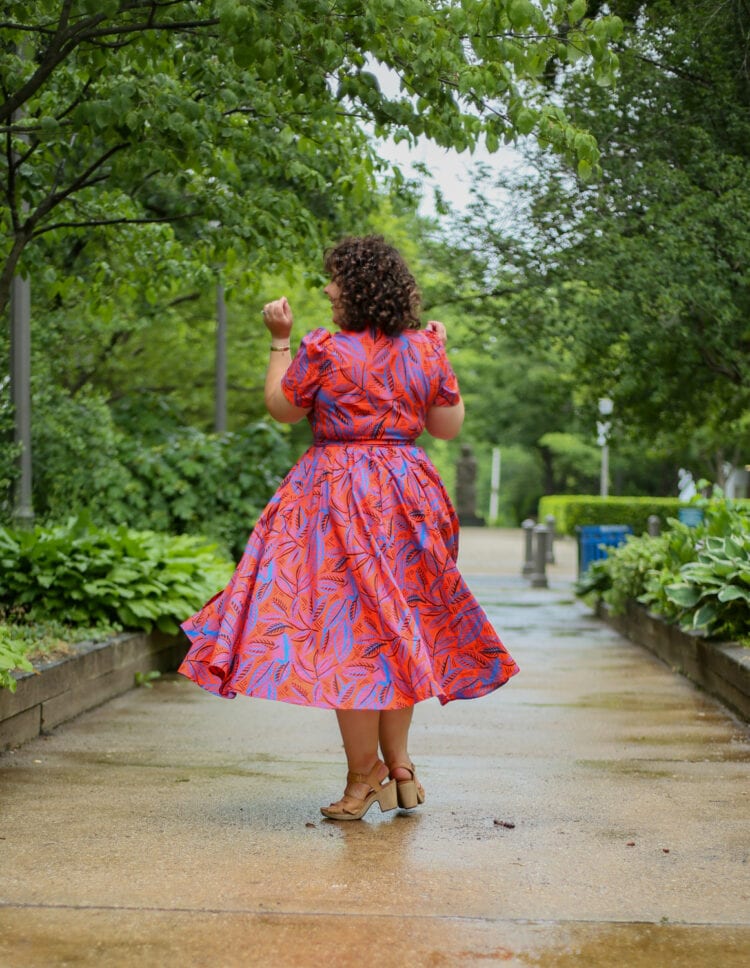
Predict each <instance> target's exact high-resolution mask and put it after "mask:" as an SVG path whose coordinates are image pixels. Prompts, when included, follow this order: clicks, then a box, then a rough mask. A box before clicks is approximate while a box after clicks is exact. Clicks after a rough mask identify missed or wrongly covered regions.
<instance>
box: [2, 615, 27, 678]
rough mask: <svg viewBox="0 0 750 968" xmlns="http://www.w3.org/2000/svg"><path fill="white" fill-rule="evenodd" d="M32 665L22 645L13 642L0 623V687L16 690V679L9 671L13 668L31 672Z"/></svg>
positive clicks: (7, 631)
mask: <svg viewBox="0 0 750 968" xmlns="http://www.w3.org/2000/svg"><path fill="white" fill-rule="evenodd" d="M33 668H34V667H33V666H32V664H31V663H30V662H29V660H28V659H27V658H26V652H25V649H24V648H23V646H22V645H20V644H19V643H18V642H14V641H13V639H12V638H11V635H10V632H9V630H8V629H7V628H4V627H3V626H1V625H0V689H10V691H11V692H15V691H16V680H15V677H14V676H13V675H11V673H12V672H13V670H14V669H23V670H24V672H31V670H32V669H33Z"/></svg>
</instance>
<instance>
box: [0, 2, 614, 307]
mask: <svg viewBox="0 0 750 968" xmlns="http://www.w3.org/2000/svg"><path fill="white" fill-rule="evenodd" d="M585 15H586V4H585V2H584V0H545V2H543V3H541V4H533V3H531V2H530V0H498V2H494V3H485V2H480V0H462V2H460V3H459V2H449V3H441V4H435V3H432V2H429V0H402V2H399V3H395V2H394V0H373V2H371V3H367V4H362V3H359V2H353V0H341V2H337V3H335V4H334V3H331V2H330V0H305V2H297V0H294V2H292V0H283V2H276V3H269V2H266V0H213V2H199V0H193V2H187V0H62V2H59V0H18V2H16V3H14V4H13V5H12V7H11V9H10V12H9V13H7V14H5V16H4V19H2V20H1V21H0V85H1V86H2V91H3V95H4V103H3V105H2V106H1V107H0V124H1V125H2V126H3V128H2V130H3V133H4V135H5V139H4V142H5V150H4V151H3V153H2V155H1V156H0V175H1V176H2V177H1V178H0V181H1V182H2V186H3V188H2V193H3V196H4V197H3V204H2V208H1V210H0V214H1V217H2V222H1V223H0V230H1V232H2V239H3V242H2V245H3V252H2V262H1V263H0V307H3V306H4V305H5V304H6V302H7V298H8V287H9V282H10V279H11V277H12V275H13V274H14V272H15V271H16V269H17V268H18V267H19V263H21V257H22V255H23V263H22V265H23V268H24V270H25V271H29V270H30V269H31V268H33V267H37V268H38V267H40V266H47V267H49V266H52V267H53V270H52V271H58V270H59V272H60V275H61V276H62V277H65V276H69V275H70V274H71V273H72V272H74V271H76V270H77V268H78V267H77V264H76V257H77V256H80V249H81V247H82V246H83V247H85V246H86V241H85V240H86V239H88V235H85V234H83V233H82V232H81V231H78V230H87V229H89V228H91V227H100V226H110V225H125V224H131V225H132V224H150V225H151V226H154V225H159V224H160V223H165V222H166V223H170V224H171V225H172V226H173V227H174V232H175V236H176V238H177V239H178V240H179V241H180V242H181V244H182V245H183V246H187V250H188V251H183V252H182V253H181V254H182V258H183V262H184V265H182V266H181V272H182V273H183V275H184V273H185V271H186V268H185V266H186V265H187V266H192V267H193V271H194V272H195V273H198V274H199V272H200V267H201V266H205V265H206V264H207V263H211V262H217V261H225V260H226V259H227V258H231V257H232V255H233V254H240V255H241V256H242V258H243V259H248V258H251V259H253V260H254V262H255V263H256V264H259V265H261V266H262V267H263V268H269V267H271V266H273V265H280V264H284V263H285V262H287V261H288V260H289V259H290V258H292V257H294V256H295V255H298V254H299V252H300V251H301V249H302V248H303V247H304V246H305V245H309V244H311V243H315V242H318V241H319V239H320V238H321V237H323V238H325V237H326V235H327V234H330V233H331V231H332V230H331V224H332V223H333V225H334V229H333V231H335V230H336V227H338V226H339V225H341V224H343V223H344V222H345V221H346V217H347V215H348V214H349V212H350V211H351V210H355V211H356V210H361V209H362V208H363V207H364V208H366V206H367V202H368V199H369V196H370V194H371V192H372V189H373V187H374V181H373V177H374V173H375V171H376V169H377V168H378V167H379V165H380V163H379V161H378V159H377V157H376V155H375V153H374V151H373V148H372V146H371V144H370V142H369V141H368V140H367V138H366V137H365V135H364V134H363V128H362V125H363V123H366V124H369V125H371V126H372V130H374V132H375V133H376V134H379V133H383V132H386V131H389V132H391V133H393V134H394V136H395V137H396V138H407V139H412V138H415V137H418V136H426V137H429V138H432V139H434V140H436V141H437V142H439V143H440V144H444V145H451V146H453V147H456V148H458V149H459V150H461V149H464V148H471V147H472V146H473V145H474V144H475V143H476V141H477V139H479V138H485V139H486V140H487V144H488V145H489V146H490V148H491V149H492V148H494V147H496V146H497V145H498V144H499V142H500V141H502V140H508V139H512V138H514V137H515V136H516V135H517V134H518V133H528V132H531V131H534V132H535V133H536V135H537V136H538V137H539V138H540V140H541V141H543V142H544V143H546V144H549V145H551V146H552V147H553V148H555V149H556V150H558V151H561V152H567V154H568V155H569V156H570V157H575V158H577V159H578V161H579V164H580V165H581V166H583V168H584V169H585V170H591V168H592V167H593V166H594V165H595V164H596V158H597V150H596V145H595V143H594V140H593V139H592V138H591V136H590V135H589V134H587V133H586V132H585V131H583V130H581V129H579V128H577V127H576V126H575V125H572V124H571V123H570V122H569V121H568V119H567V118H566V116H565V114H564V112H563V111H562V110H561V109H560V107H559V106H558V105H557V104H556V103H555V102H554V99H550V98H549V97H548V96H547V93H548V92H547V91H545V89H544V86H543V85H542V84H541V83H540V81H541V79H542V75H543V71H544V67H545V64H546V63H547V62H548V61H549V60H550V58H551V57H552V56H553V55H554V56H555V57H562V58H564V59H570V60H577V59H578V58H579V57H580V56H582V55H583V56H585V57H586V59H587V62H588V63H590V64H591V65H592V70H593V72H594V73H595V75H596V76H597V77H598V78H599V79H600V80H601V81H602V82H606V81H607V80H608V79H611V76H612V73H613V70H614V67H615V61H616V58H615V55H614V54H613V53H612V52H611V49H610V41H611V40H613V39H614V38H616V37H617V36H618V34H619V31H620V27H621V23H620V21H619V19H618V18H616V17H613V16H604V17H599V18H597V19H596V20H591V19H588V18H586V16H585ZM378 64H380V65H383V66H384V67H386V68H389V69H391V70H393V71H395V72H396V74H397V75H398V77H399V79H400V86H401V91H400V94H398V95H395V96H390V97H389V96H386V95H385V94H384V93H383V91H382V90H381V88H380V85H379V83H378V80H377V77H376V75H375V73H373V71H374V68H375V66H376V65H378ZM71 231H74V232H76V238H77V241H76V242H75V243H74V244H72V245H71V244H70V243H69V242H67V239H68V237H69V234H70V232H71ZM100 238H101V236H100V235H97V234H94V236H93V241H94V244H95V246H97V245H99V244H100ZM152 238H153V239H156V240H160V239H165V238H166V240H167V242H170V241H171V236H169V237H165V236H163V235H161V236H160V235H158V234H157V235H155V236H152ZM82 240H83V241H82ZM42 241H45V242H46V243H47V245H46V246H45V245H42V244H41V242H42ZM51 250H52V251H51ZM61 250H62V251H61ZM60 252H61V254H62V260H60V259H59V258H55V255H57V254H58V253H60ZM171 254H172V257H174V254H175V253H174V251H173V252H172V253H171ZM88 258H89V260H91V259H92V258H93V256H92V255H91V254H90V253H89V254H88ZM165 262H167V263H168V262H169V256H167V257H166V258H165ZM163 268H165V267H162V269H163ZM166 269H167V271H168V270H169V266H168V265H167V266H166Z"/></svg>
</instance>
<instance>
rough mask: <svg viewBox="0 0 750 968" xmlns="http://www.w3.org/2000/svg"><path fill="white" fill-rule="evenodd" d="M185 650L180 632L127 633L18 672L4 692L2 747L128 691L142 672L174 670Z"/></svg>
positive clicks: (0, 719) (1, 700)
mask: <svg viewBox="0 0 750 968" xmlns="http://www.w3.org/2000/svg"><path fill="white" fill-rule="evenodd" d="M185 650H186V646H185V642H184V640H183V639H182V637H181V636H177V635H164V634H162V633H160V632H151V633H149V634H146V633H145V632H136V633H132V632H128V633H125V634H123V635H118V636H116V637H115V638H113V639H109V640H107V641H106V642H82V643H81V644H80V645H78V646H77V647H76V651H75V654H74V655H70V656H65V657H64V658H62V659H53V660H51V661H49V662H40V663H39V664H38V665H36V666H35V671H34V672H22V673H18V674H17V676H16V678H17V680H18V686H17V688H16V691H15V692H10V690H8V689H2V690H0V751H2V750H7V749H10V748H11V747H14V746H19V745H20V744H21V743H25V742H27V741H28V740H30V739H34V737H36V736H38V735H39V734H40V733H44V732H47V731H48V730H50V729H53V728H54V727H55V726H58V725H59V724H60V723H64V722H65V721H66V720H68V719H73V717H74V716H78V715H79V713H82V712H85V711H86V710H87V709H93V707H94V706H99V705H101V703H103V702H106V700H107V699H112V698H113V697H114V696H119V695H120V694H121V693H123V692H127V691H128V690H129V689H132V688H133V687H134V685H135V674H136V673H137V672H150V671H151V670H158V671H159V672H168V671H171V670H173V669H175V668H176V667H177V665H178V663H179V662H180V660H181V659H182V656H183V654H184V652H185Z"/></svg>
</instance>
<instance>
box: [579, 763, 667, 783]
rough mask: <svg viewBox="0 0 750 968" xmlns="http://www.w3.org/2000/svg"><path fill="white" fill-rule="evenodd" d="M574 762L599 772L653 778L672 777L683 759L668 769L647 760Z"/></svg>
mask: <svg viewBox="0 0 750 968" xmlns="http://www.w3.org/2000/svg"><path fill="white" fill-rule="evenodd" d="M575 762H576V765H577V766H585V767H588V768H590V769H592V770H597V771H599V772H600V773H616V774H617V775H618V776H642V777H644V778H647V779H649V780H653V779H654V778H657V779H660V778H664V779H665V778H667V777H669V778H672V777H673V776H674V769H675V768H676V766H678V765H679V764H680V763H681V762H683V761H682V760H675V761H674V762H675V767H673V768H671V769H669V770H665V769H663V768H659V767H656V766H653V767H651V766H649V765H648V763H649V761H648V760H576V761H575ZM659 762H662V761H661V760H660V761H659Z"/></svg>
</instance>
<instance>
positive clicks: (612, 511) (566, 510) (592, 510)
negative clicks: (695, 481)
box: [539, 494, 684, 535]
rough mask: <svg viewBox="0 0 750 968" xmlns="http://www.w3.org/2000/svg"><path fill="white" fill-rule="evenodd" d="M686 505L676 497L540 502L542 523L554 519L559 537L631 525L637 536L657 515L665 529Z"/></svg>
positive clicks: (553, 497) (577, 497)
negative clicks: (581, 529) (589, 527)
mask: <svg viewBox="0 0 750 968" xmlns="http://www.w3.org/2000/svg"><path fill="white" fill-rule="evenodd" d="M682 506H684V502H682V501H680V500H679V499H678V498H676V497H674V498H672V497H593V496H592V495H589V494H549V495H546V496H545V497H543V498H542V499H541V501H540V502H539V520H540V521H544V519H545V517H546V516H547V515H548V514H552V515H554V518H555V530H556V531H557V532H558V534H570V535H575V533H576V528H577V527H578V526H579V525H583V524H629V525H630V527H631V528H632V529H633V532H634V533H635V534H643V533H644V532H645V531H647V530H648V519H649V517H650V515H652V514H658V516H659V517H660V518H661V523H662V525H664V524H666V521H667V518H676V517H677V512H678V511H679V509H680V507H682Z"/></svg>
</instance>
